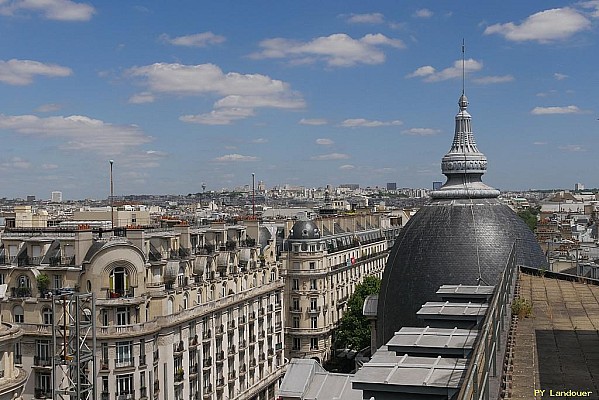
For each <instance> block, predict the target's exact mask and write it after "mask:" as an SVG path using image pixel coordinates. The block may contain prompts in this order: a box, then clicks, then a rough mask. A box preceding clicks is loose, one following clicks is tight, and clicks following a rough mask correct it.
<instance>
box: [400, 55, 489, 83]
mask: <svg viewBox="0 0 599 400" xmlns="http://www.w3.org/2000/svg"><path fill="white" fill-rule="evenodd" d="M482 68H483V63H482V62H480V61H476V60H474V59H472V58H470V59H468V60H464V71H465V72H466V73H470V72H476V71H480V70H481V69H482ZM461 77H462V60H457V61H455V62H454V63H453V66H451V67H447V68H445V69H443V70H441V71H437V70H436V69H435V68H434V67H432V66H430V65H425V66H423V67H420V68H418V69H416V71H414V72H412V73H411V74H408V75H406V78H424V81H425V82H439V81H445V80H448V79H457V78H461Z"/></svg>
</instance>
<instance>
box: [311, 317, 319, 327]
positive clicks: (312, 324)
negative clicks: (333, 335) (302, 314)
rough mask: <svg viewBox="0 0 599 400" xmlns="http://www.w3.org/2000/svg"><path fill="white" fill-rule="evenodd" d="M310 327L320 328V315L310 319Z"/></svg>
mask: <svg viewBox="0 0 599 400" xmlns="http://www.w3.org/2000/svg"><path fill="white" fill-rule="evenodd" d="M310 327H311V328H312V329H316V328H318V317H312V318H311V320H310Z"/></svg>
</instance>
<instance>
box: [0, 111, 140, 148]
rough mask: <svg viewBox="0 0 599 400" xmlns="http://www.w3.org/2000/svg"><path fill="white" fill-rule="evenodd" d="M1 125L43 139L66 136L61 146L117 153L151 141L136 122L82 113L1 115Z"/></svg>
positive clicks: (63, 137) (61, 138)
mask: <svg viewBox="0 0 599 400" xmlns="http://www.w3.org/2000/svg"><path fill="white" fill-rule="evenodd" d="M0 129H6V130H11V131H15V132H17V133H20V134H23V135H31V136H36V137H39V138H42V139H58V140H65V142H64V143H63V144H62V145H61V146H60V147H61V148H62V149H64V150H82V151H90V152H96V153H99V154H102V155H116V154H122V153H124V152H126V151H129V150H130V149H131V148H134V147H137V146H139V145H141V144H144V143H147V142H149V141H150V137H148V136H147V135H145V134H144V133H143V131H142V130H141V129H140V128H139V127H138V126H137V125H113V124H110V123H107V122H104V121H101V120H97V119H92V118H89V117H86V116H81V115H71V116H69V117H63V116H56V117H46V118H40V117H37V116H35V115H15V116H9V115H2V114H0Z"/></svg>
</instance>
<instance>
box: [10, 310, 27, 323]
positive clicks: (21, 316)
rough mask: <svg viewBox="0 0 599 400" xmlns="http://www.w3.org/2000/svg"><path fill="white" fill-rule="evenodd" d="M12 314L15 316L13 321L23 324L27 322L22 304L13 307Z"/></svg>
mask: <svg viewBox="0 0 599 400" xmlns="http://www.w3.org/2000/svg"><path fill="white" fill-rule="evenodd" d="M12 316H13V321H14V322H16V323H19V324H22V323H24V322H25V313H24V312H23V307H21V306H15V307H14V308H13V309H12Z"/></svg>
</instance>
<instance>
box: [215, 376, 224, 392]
mask: <svg viewBox="0 0 599 400" xmlns="http://www.w3.org/2000/svg"><path fill="white" fill-rule="evenodd" d="M224 386H225V378H224V377H222V376H219V377H218V378H216V390H219V389H222V388H223V387H224Z"/></svg>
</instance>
